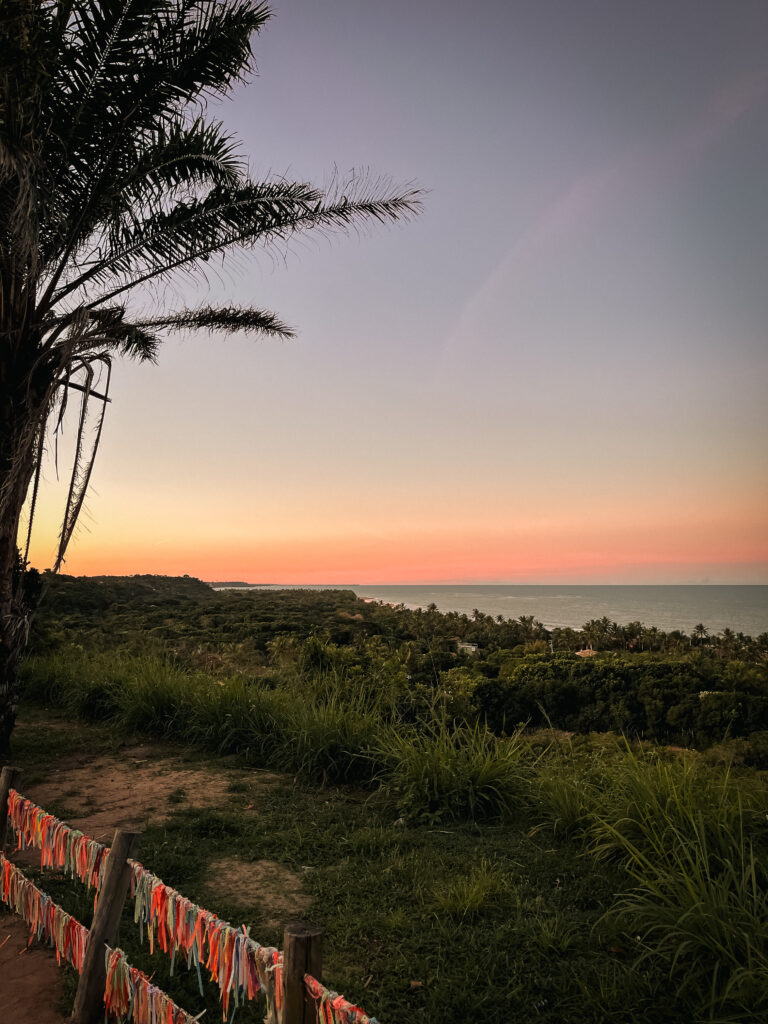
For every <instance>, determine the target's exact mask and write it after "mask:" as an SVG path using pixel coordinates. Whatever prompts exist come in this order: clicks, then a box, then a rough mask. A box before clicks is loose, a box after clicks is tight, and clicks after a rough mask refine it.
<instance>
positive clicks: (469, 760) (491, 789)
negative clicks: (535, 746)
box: [372, 719, 531, 822]
mask: <svg viewBox="0 0 768 1024" xmlns="http://www.w3.org/2000/svg"><path fill="white" fill-rule="evenodd" d="M372 749H373V754H374V756H375V757H376V758H377V759H378V760H379V761H380V762H381V763H382V764H383V765H384V769H383V772H382V778H383V780H384V782H385V785H386V786H387V788H388V789H389V791H390V792H391V793H392V794H393V795H394V796H395V797H396V798H397V800H398V804H399V806H400V808H401V810H402V811H403V812H404V813H406V814H408V815H413V816H417V817H421V818H425V819H428V820H430V821H433V822H434V821H440V820H444V819H447V820H470V821H477V820H483V819H485V820H487V819H493V818H505V817H509V816H510V815H511V814H512V813H513V812H514V811H515V810H517V809H519V808H520V806H521V805H522V803H523V801H524V797H525V794H526V792H527V788H528V785H529V782H530V777H531V758H530V752H529V749H528V746H527V744H526V742H525V740H524V738H523V736H522V732H521V731H518V732H516V733H515V734H513V735H512V736H510V737H508V738H505V739H500V738H499V737H497V736H494V735H493V734H492V733H491V732H489V730H488V729H486V728H485V726H484V725H481V724H479V723H478V724H477V725H475V726H474V727H473V728H470V727H468V726H459V727H456V728H453V727H452V726H451V725H450V724H449V723H448V722H447V721H446V720H445V719H441V720H439V721H437V722H434V723H432V724H430V725H425V726H423V727H422V728H421V729H419V730H418V731H416V730H415V729H412V730H407V731H405V730H402V729H397V730H396V729H387V730H385V731H382V733H381V734H380V736H379V738H378V739H377V740H376V742H375V743H374V744H373V745H372Z"/></svg>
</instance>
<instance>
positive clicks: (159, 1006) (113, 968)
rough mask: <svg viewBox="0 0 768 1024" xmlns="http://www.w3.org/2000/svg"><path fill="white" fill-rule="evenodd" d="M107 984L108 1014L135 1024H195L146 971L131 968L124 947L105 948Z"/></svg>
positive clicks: (106, 1005) (105, 1008)
mask: <svg viewBox="0 0 768 1024" xmlns="http://www.w3.org/2000/svg"><path fill="white" fill-rule="evenodd" d="M106 972H107V983H106V987H105V989H104V1010H105V1012H106V1015H107V1017H116V1018H117V1019H118V1020H120V1021H125V1020H128V1018H131V1019H132V1020H133V1022H134V1024H194V1021H195V1020H196V1019H197V1018H195V1017H192V1016H190V1014H188V1013H187V1011H186V1010H182V1009H181V1007H180V1006H177V1005H176V1003H174V1002H173V1000H172V999H171V998H170V996H167V995H166V994H165V992H163V991H162V989H159V988H158V987H157V986H156V985H153V984H152V982H151V981H150V980H149V978H148V977H147V976H146V974H143V973H142V972H141V971H140V970H138V968H136V967H131V965H130V964H129V963H128V961H127V960H126V959H125V953H123V951H122V950H121V949H110V948H109V946H107V947H106Z"/></svg>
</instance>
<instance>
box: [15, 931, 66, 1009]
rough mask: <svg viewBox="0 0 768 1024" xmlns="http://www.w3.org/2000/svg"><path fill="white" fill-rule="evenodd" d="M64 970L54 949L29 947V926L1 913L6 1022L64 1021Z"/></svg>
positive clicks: (38, 946)
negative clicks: (62, 987)
mask: <svg viewBox="0 0 768 1024" xmlns="http://www.w3.org/2000/svg"><path fill="white" fill-rule="evenodd" d="M60 1000H61V972H60V970H59V968H58V966H57V964H56V957H55V956H54V954H53V950H51V949H46V948H44V947H43V946H41V945H40V944H39V943H37V942H33V943H32V945H31V946H30V947H29V948H27V926H26V925H25V924H24V922H23V921H22V920H21V918H20V917H16V915H15V914H8V913H6V912H1V913H0V1020H2V1021H3V1024H6V1022H7V1024H61V1022H62V1021H63V1020H65V1019H66V1018H64V1017H63V1016H62V1015H61V1014H60V1013H59V1011H58V1008H57V1007H58V1004H59V1002H60Z"/></svg>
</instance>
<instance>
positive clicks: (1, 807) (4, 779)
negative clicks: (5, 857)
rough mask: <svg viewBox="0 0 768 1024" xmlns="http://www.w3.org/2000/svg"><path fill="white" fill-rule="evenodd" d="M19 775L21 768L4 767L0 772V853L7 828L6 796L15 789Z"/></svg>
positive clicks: (3, 845)
mask: <svg viewBox="0 0 768 1024" xmlns="http://www.w3.org/2000/svg"><path fill="white" fill-rule="evenodd" d="M20 775H21V768H11V766H10V765H6V767H5V768H3V770H2V772H0V853H2V852H3V850H4V849H5V838H6V831H7V828H8V794H9V793H10V791H11V790H12V789H15V787H16V780H17V779H18V777H19V776H20Z"/></svg>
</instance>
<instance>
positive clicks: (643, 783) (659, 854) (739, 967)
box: [588, 750, 768, 1020]
mask: <svg viewBox="0 0 768 1024" xmlns="http://www.w3.org/2000/svg"><path fill="white" fill-rule="evenodd" d="M613 783H614V787H615V788H614V793H613V794H612V798H611V803H610V804H607V803H605V804H604V806H603V807H601V808H598V809H596V811H595V813H594V814H593V815H592V821H591V824H590V827H589V832H588V835H589V838H590V844H591V848H592V851H593V852H594V853H595V854H596V855H597V856H598V857H615V858H618V859H619V861H620V863H621V865H622V867H623V868H624V869H625V870H626V871H627V873H628V874H629V875H630V877H631V878H632V879H634V881H635V883H636V884H635V887H634V888H633V890H632V891H631V892H630V893H628V894H625V895H623V896H622V897H620V898H619V900H618V902H617V903H616V905H615V906H614V908H613V909H612V912H611V913H612V915H613V916H614V917H615V918H616V919H617V920H618V921H619V922H620V923H624V925H625V926H627V927H628V928H630V929H631V930H632V932H633V933H634V932H637V933H639V934H640V935H641V937H642V941H643V944H644V947H645V948H644V952H643V954H642V956H641V960H642V959H648V958H649V957H659V958H661V959H662V960H664V961H665V962H666V963H667V964H668V966H669V970H670V972H671V973H672V974H673V975H674V976H675V977H676V979H677V981H678V984H679V986H680V990H681V992H684V993H685V994H686V995H687V996H690V998H691V999H694V1000H695V1001H696V1002H698V1003H699V1005H700V1007H701V1009H702V1011H703V1012H706V1013H707V1014H709V1015H710V1016H711V1017H714V1016H715V1015H717V1018H718V1019H721V1018H722V1019H729V1015H732V1019H736V1020H747V1019H765V1015H766V1014H768V858H767V857H766V849H765V839H766V822H765V815H764V813H763V812H764V807H765V802H766V800H765V798H766V795H767V794H766V790H765V787H764V785H762V784H761V783H760V782H759V781H757V780H751V781H747V780H744V779H740V780H737V779H735V778H734V776H733V775H732V773H731V772H730V771H728V770H725V771H720V772H715V771H712V770H709V769H707V768H705V767H704V766H702V765H701V764H700V763H698V761H696V760H692V759H666V758H662V757H658V756H654V755H653V754H650V755H649V754H646V755H639V754H637V753H635V752H633V751H631V750H628V751H627V753H626V756H625V757H624V758H623V759H622V761H621V763H620V764H619V765H618V766H617V767H616V769H615V771H614V773H613ZM617 811H618V813H617Z"/></svg>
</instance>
